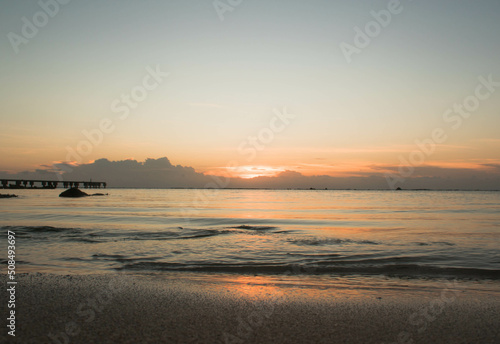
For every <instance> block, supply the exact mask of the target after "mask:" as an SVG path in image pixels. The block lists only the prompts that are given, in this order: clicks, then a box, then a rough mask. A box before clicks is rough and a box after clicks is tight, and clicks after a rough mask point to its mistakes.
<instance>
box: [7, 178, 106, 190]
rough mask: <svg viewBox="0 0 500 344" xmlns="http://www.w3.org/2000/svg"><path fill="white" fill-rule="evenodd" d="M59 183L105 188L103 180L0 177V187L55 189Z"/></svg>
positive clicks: (89, 187)
mask: <svg viewBox="0 0 500 344" xmlns="http://www.w3.org/2000/svg"><path fill="white" fill-rule="evenodd" d="M59 185H61V186H62V187H63V188H66V189H68V188H79V187H80V186H82V187H83V188H85V189H100V188H106V183H105V182H93V181H92V180H90V181H88V182H86V181H60V180H29V179H28V180H26V179H0V189H56V188H57V187H58V186H59Z"/></svg>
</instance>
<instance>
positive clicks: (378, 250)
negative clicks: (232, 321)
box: [0, 189, 500, 283]
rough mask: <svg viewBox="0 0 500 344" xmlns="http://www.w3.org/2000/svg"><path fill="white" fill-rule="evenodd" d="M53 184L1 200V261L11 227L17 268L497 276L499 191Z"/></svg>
mask: <svg viewBox="0 0 500 344" xmlns="http://www.w3.org/2000/svg"><path fill="white" fill-rule="evenodd" d="M62 191H63V190H62V189H57V190H15V193H16V194H18V195H19V197H18V198H12V199H0V227H1V229H2V236H3V237H4V238H5V240H4V239H2V240H1V243H2V244H1V246H2V251H3V252H5V254H3V256H0V261H1V263H3V264H4V263H6V261H7V253H6V252H7V247H6V245H7V240H6V239H7V231H8V230H10V231H12V232H14V233H15V236H16V260H17V272H18V273H19V272H48V273H55V274H89V273H91V274H94V273H99V274H100V273H113V272H118V271H122V272H124V271H125V272H133V273H136V272H140V273H155V274H161V273H165V272H193V273H197V272H202V273H214V274H217V273H219V274H239V275H290V274H293V275H297V276H312V275H314V276H323V277H325V278H336V277H339V276H361V277H363V276H365V277H370V276H383V277H386V278H397V279H401V278H414V279H435V278H452V279H469V280H485V281H500V192H479V191H477V192H471V191H469V192H461V191H354V190H353V191H338V190H192V189H189V190H185V189H161V190H157V189H106V191H104V192H107V193H109V195H108V196H103V197H88V198H81V199H68V198H59V197H58V194H59V193H60V192H62ZM96 192H97V191H96ZM99 192H103V191H102V190H99ZM495 283H496V282H495Z"/></svg>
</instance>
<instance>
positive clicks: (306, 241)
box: [287, 238, 380, 246]
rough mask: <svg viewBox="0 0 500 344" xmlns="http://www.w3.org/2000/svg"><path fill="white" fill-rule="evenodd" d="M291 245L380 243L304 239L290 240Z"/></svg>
mask: <svg viewBox="0 0 500 344" xmlns="http://www.w3.org/2000/svg"><path fill="white" fill-rule="evenodd" d="M287 241H288V242H289V243H291V244H295V245H300V246H303V245H305V246H323V245H340V244H361V245H379V244H380V243H378V242H375V241H370V240H351V239H337V238H304V239H289V240H287Z"/></svg>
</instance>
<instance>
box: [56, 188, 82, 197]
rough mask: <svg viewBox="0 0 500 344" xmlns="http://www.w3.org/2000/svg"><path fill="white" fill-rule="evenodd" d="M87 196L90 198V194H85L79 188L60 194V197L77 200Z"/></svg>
mask: <svg viewBox="0 0 500 344" xmlns="http://www.w3.org/2000/svg"><path fill="white" fill-rule="evenodd" d="M86 196H88V194H87V193H85V192H83V191H82V190H80V189H78V188H71V189H68V190H66V191H63V192H61V193H60V194H59V197H73V198H77V197H86Z"/></svg>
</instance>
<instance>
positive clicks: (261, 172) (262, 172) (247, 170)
mask: <svg viewBox="0 0 500 344" xmlns="http://www.w3.org/2000/svg"><path fill="white" fill-rule="evenodd" d="M227 169H228V171H229V174H230V175H231V176H232V177H235V178H243V179H252V178H257V177H276V176H277V175H278V174H280V173H281V172H284V171H285V169H282V168H276V167H270V166H251V165H250V166H237V167H232V168H227Z"/></svg>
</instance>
